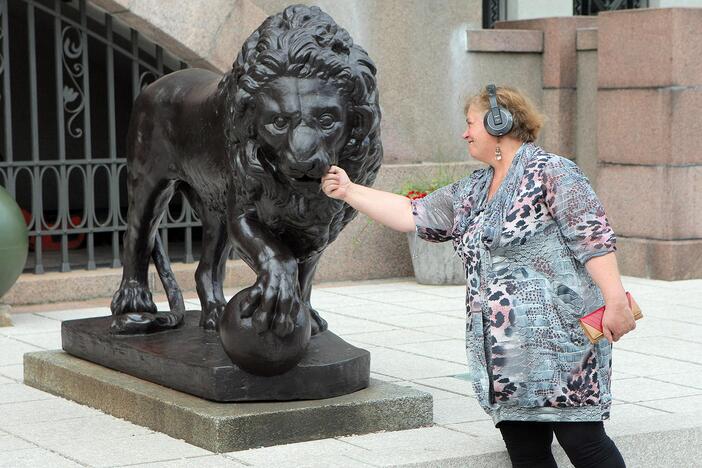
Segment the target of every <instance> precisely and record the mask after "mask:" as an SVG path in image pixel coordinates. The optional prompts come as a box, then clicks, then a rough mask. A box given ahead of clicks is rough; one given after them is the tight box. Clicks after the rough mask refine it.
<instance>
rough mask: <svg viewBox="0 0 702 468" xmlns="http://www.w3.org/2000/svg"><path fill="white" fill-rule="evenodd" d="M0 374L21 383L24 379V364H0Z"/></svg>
mask: <svg viewBox="0 0 702 468" xmlns="http://www.w3.org/2000/svg"><path fill="white" fill-rule="evenodd" d="M0 375H2V376H3V377H7V378H8V379H11V380H13V381H15V382H19V383H22V382H23V381H24V366H23V365H22V364H11V365H9V366H0Z"/></svg>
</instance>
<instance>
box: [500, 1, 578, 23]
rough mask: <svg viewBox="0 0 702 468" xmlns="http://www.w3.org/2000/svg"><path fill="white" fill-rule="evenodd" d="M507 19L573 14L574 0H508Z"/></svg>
mask: <svg viewBox="0 0 702 468" xmlns="http://www.w3.org/2000/svg"><path fill="white" fill-rule="evenodd" d="M506 3H507V19H508V20H521V19H531V18H546V17H552V16H572V15H573V2H572V0H507V1H506Z"/></svg>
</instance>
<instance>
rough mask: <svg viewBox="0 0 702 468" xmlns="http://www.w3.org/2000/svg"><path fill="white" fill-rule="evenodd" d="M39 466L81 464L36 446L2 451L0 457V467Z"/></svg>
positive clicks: (64, 467) (25, 467)
mask: <svg viewBox="0 0 702 468" xmlns="http://www.w3.org/2000/svg"><path fill="white" fill-rule="evenodd" d="M40 466H41V467H44V466H46V467H49V466H50V467H51V468H69V467H80V466H83V465H80V464H78V463H76V462H74V461H71V460H69V459H67V458H65V457H63V456H61V455H59V454H56V453H52V452H50V451H48V450H44V449H42V448H38V447H37V448H30V449H24V450H13V451H11V452H4V453H3V454H2V457H0V468H5V467H7V468H37V467H40Z"/></svg>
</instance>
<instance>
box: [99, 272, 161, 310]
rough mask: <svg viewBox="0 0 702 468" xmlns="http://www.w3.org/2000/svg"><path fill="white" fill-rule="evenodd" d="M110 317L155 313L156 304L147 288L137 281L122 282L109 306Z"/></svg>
mask: <svg viewBox="0 0 702 468" xmlns="http://www.w3.org/2000/svg"><path fill="white" fill-rule="evenodd" d="M110 310H112V315H122V314H129V313H149V314H155V313H156V304H154V300H153V298H152V297H151V291H149V288H148V286H146V285H145V284H142V283H140V282H139V281H137V280H133V279H132V280H127V281H122V284H121V285H120V287H119V289H118V290H117V292H116V293H115V294H114V296H112V303H111V304H110Z"/></svg>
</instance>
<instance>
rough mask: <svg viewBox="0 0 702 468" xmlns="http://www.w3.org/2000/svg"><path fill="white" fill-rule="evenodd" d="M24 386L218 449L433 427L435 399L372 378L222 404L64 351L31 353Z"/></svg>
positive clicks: (413, 390)
mask: <svg viewBox="0 0 702 468" xmlns="http://www.w3.org/2000/svg"><path fill="white" fill-rule="evenodd" d="M24 383H25V384H27V385H30V386H32V387H35V388H38V389H40V390H44V391H46V392H49V393H52V394H54V395H58V396H61V397H64V398H67V399H70V400H73V401H76V402H78V403H81V404H84V405H88V406H91V407H93V408H97V409H99V410H101V411H103V412H105V413H108V414H111V415H113V416H116V417H118V418H123V419H126V420H128V421H131V422H133V423H135V424H139V425H141V426H146V427H149V428H151V429H154V430H156V431H159V432H163V433H165V434H168V435H170V436H172V437H175V438H177V439H183V440H185V441H186V442H188V443H190V444H193V445H197V446H198V447H202V448H204V449H206V450H210V451H212V452H218V453H221V452H231V451H235V450H244V449H248V448H253V447H263V446H270V445H279V444H286V443H292V442H303V441H308V440H315V439H324V438H329V437H339V436H344V435H350V434H365V433H369V432H378V431H398V430H403V429H412V428H416V427H421V426H428V425H431V424H432V419H433V414H432V397H431V395H430V394H427V393H424V392H420V391H418V390H415V389H412V388H408V387H401V386H398V385H393V384H390V383H385V382H380V381H377V380H374V379H371V381H370V384H369V386H368V387H367V388H365V389H363V390H359V391H357V392H355V393H351V394H348V395H343V396H339V397H334V398H327V399H323V400H303V401H289V402H275V403H274V402H259V403H216V402H212V401H208V400H205V399H202V398H198V397H195V396H192V395H188V394H185V393H182V392H178V391H176V390H173V389H170V388H166V387H163V386H161V385H157V384H154V383H151V382H146V381H144V380H141V379H138V378H136V377H132V376H130V375H126V374H123V373H121V372H117V371H114V370H111V369H107V368H105V367H103V366H100V365H97V364H93V363H91V362H88V361H84V360H82V359H79V358H76V357H74V356H71V355H69V354H67V353H65V352H63V351H58V350H57V351H41V352H35V353H27V354H25V355H24Z"/></svg>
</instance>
